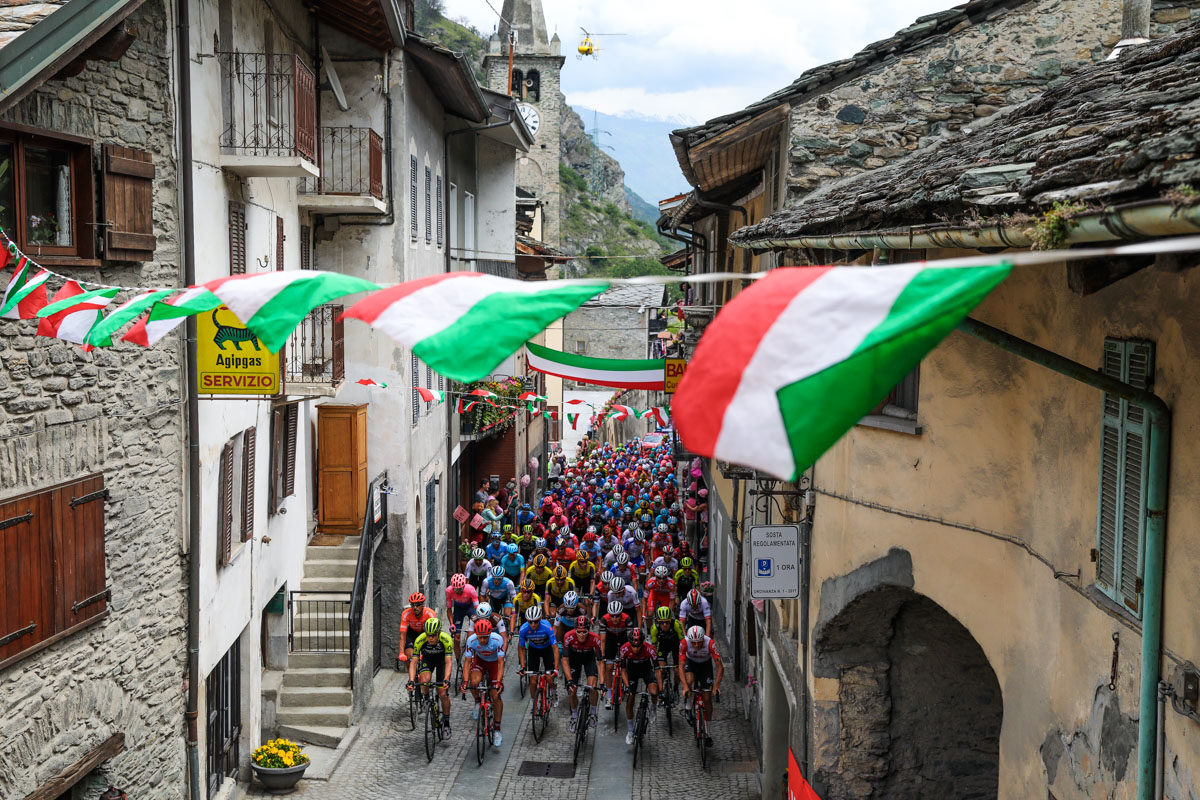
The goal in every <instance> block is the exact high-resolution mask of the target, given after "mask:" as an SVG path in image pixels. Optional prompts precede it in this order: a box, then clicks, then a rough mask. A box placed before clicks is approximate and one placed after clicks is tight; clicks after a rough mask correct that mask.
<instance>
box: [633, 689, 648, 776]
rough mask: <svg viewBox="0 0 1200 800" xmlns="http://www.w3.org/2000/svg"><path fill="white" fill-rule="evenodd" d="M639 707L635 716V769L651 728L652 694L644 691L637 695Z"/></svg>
mask: <svg viewBox="0 0 1200 800" xmlns="http://www.w3.org/2000/svg"><path fill="white" fill-rule="evenodd" d="M637 696H638V698H639V699H638V707H637V711H635V712H634V714H633V768H634V769H637V765H638V754H640V753H641V752H642V744H643V743H644V742H645V740H646V730H647V728H649V727H650V693H649V692H647V691H646V690H644V689H643V690H642V691H640V692H638V693H637Z"/></svg>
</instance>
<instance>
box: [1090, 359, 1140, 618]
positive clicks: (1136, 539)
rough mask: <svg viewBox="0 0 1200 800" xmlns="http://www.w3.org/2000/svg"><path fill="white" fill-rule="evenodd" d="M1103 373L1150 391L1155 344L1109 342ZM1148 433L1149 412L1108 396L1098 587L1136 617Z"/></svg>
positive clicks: (1099, 517) (1103, 415) (1103, 420)
mask: <svg viewBox="0 0 1200 800" xmlns="http://www.w3.org/2000/svg"><path fill="white" fill-rule="evenodd" d="M1101 371H1103V372H1104V374H1105V375H1108V376H1109V377H1112V378H1117V379H1118V380H1121V381H1124V382H1125V383H1128V384H1130V385H1131V386H1136V387H1138V388H1140V389H1147V388H1149V386H1150V384H1151V383H1152V382H1153V376H1154V345H1153V344H1152V343H1150V342H1145V341H1137V340H1131V341H1122V340H1118V339H1105V340H1104V364H1103V366H1102V367H1101ZM1149 433H1150V430H1149V425H1148V424H1147V422H1146V412H1145V409H1144V408H1142V407H1141V406H1139V405H1137V404H1135V403H1130V402H1129V401H1127V400H1122V399H1120V398H1119V397H1113V396H1112V395H1109V394H1105V395H1104V405H1103V409H1102V413H1101V437H1100V492H1099V508H1098V511H1097V514H1096V517H1097V521H1096V585H1097V586H1098V587H1099V588H1100V590H1101V591H1103V592H1104V593H1105V594H1107V595H1108V596H1109V597H1111V598H1112V599H1113V600H1116V601H1117V602H1119V603H1122V604H1123V605H1124V606H1125V607H1126V608H1128V609H1129V610H1130V611H1132V612H1133V613H1134V614H1137V615H1140V614H1141V610H1142V545H1143V542H1144V539H1145V533H1146V529H1145V516H1146V515H1145V497H1146V482H1147V476H1148V475H1149V463H1148V460H1147V458H1146V451H1147V449H1148V448H1147V439H1148V438H1149Z"/></svg>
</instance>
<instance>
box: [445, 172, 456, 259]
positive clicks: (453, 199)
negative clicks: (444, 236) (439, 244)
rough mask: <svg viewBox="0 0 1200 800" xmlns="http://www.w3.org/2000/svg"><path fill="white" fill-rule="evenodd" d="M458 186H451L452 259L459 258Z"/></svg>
mask: <svg viewBox="0 0 1200 800" xmlns="http://www.w3.org/2000/svg"><path fill="white" fill-rule="evenodd" d="M458 227H459V226H458V186H456V185H455V184H453V183H452V184H450V231H449V233H450V236H449V238H448V240H447V241H448V245H449V247H450V257H451V258H458V253H457V252H455V248H456V247H457V246H458V238H457V234H458Z"/></svg>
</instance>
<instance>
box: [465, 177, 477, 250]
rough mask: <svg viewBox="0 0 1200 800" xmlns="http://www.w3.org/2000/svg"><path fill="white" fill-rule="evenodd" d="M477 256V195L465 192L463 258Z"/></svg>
mask: <svg viewBox="0 0 1200 800" xmlns="http://www.w3.org/2000/svg"><path fill="white" fill-rule="evenodd" d="M474 257H475V195H473V194H471V193H470V192H463V258H474Z"/></svg>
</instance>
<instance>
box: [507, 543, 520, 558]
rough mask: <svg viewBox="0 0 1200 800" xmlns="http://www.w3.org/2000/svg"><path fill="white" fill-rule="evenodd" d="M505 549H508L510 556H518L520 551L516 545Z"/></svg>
mask: <svg viewBox="0 0 1200 800" xmlns="http://www.w3.org/2000/svg"><path fill="white" fill-rule="evenodd" d="M505 549H507V550H508V554H509V555H510V556H515V555H516V554H517V550H518V549H519V548H518V547H517V546H516V545H515V544H510V545H508V547H507V548H505Z"/></svg>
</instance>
